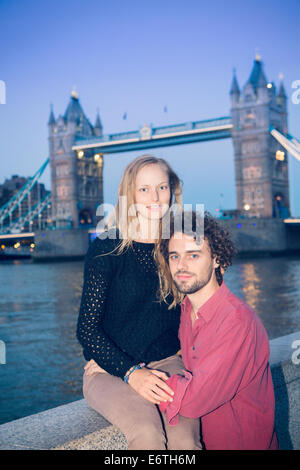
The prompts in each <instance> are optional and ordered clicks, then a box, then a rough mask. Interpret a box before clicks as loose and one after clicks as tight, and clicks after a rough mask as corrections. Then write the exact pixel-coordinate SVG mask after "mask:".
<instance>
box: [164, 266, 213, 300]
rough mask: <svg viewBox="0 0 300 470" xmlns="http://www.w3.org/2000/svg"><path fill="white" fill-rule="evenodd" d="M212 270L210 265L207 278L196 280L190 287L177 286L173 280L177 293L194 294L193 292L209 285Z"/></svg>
mask: <svg viewBox="0 0 300 470" xmlns="http://www.w3.org/2000/svg"><path fill="white" fill-rule="evenodd" d="M213 270H214V267H213V265H211V266H210V269H209V272H208V274H207V276H206V277H205V279H196V280H195V282H194V283H193V284H192V285H185V284H178V283H177V282H176V281H175V279H173V280H174V283H175V285H176V287H177V289H178V290H179V292H181V293H182V294H194V293H195V292H198V291H199V290H200V289H203V287H205V286H206V285H207V284H208V283H209V281H210V279H211V276H212V273H213ZM177 274H178V273H177Z"/></svg>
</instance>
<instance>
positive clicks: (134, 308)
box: [77, 231, 180, 378]
mask: <svg viewBox="0 0 300 470" xmlns="http://www.w3.org/2000/svg"><path fill="white" fill-rule="evenodd" d="M112 233H113V232H112V231H110V232H106V234H107V235H108V236H107V238H106V239H100V238H96V239H95V240H94V241H93V243H92V244H91V245H90V248H89V250H88V252H87V255H86V259H85V269H84V284H83V291H82V298H81V305H80V311H79V317H78V323H77V338H78V341H79V342H80V344H81V345H82V347H83V354H84V357H85V359H86V360H87V361H88V360H90V359H94V361H96V362H97V364H99V366H100V367H102V368H103V369H105V370H106V371H107V372H108V373H110V374H112V375H116V376H118V377H122V378H123V377H124V375H125V373H126V372H127V370H128V369H130V367H131V366H133V365H135V364H137V363H139V362H145V363H146V364H147V363H149V362H151V361H157V360H160V359H162V358H164V357H168V356H171V355H173V354H175V353H176V352H177V351H178V350H179V349H180V344H179V339H178V328H179V319H180V306H177V307H176V308H174V309H171V310H168V305H167V304H166V303H165V302H162V303H160V302H159V300H158V297H157V290H158V274H157V267H156V264H155V261H154V259H153V248H154V243H140V242H133V248H128V249H125V251H124V252H123V253H122V254H120V255H118V254H117V250H115V251H114V253H113V254H105V253H110V252H111V251H112V250H113V249H114V248H115V247H116V246H117V245H119V243H120V239H119V238H117V239H112V238H109V236H111V234H112ZM117 236H118V232H117ZM99 255H100V256H99ZM101 255H104V256H101ZM168 300H169V299H168ZM170 300H171V299H170Z"/></svg>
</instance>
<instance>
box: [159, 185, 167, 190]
mask: <svg viewBox="0 0 300 470" xmlns="http://www.w3.org/2000/svg"><path fill="white" fill-rule="evenodd" d="M168 187H169V186H167V185H164V186H161V187H160V189H162V190H165V189H168Z"/></svg>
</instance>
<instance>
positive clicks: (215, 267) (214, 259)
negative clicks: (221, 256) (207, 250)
mask: <svg viewBox="0 0 300 470" xmlns="http://www.w3.org/2000/svg"><path fill="white" fill-rule="evenodd" d="M213 261H214V269H217V268H218V267H219V266H220V264H219V263H217V261H216V258H213Z"/></svg>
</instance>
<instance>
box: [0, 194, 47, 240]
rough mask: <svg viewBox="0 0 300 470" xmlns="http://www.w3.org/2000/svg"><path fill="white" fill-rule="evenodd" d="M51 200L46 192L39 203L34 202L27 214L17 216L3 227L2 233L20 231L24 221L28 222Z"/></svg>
mask: <svg viewBox="0 0 300 470" xmlns="http://www.w3.org/2000/svg"><path fill="white" fill-rule="evenodd" d="M50 202H51V194H47V196H45V197H44V199H42V201H40V202H39V203H37V204H35V206H33V207H32V209H31V210H30V211H28V212H27V214H25V215H23V216H21V217H19V218H18V219H17V220H15V221H14V222H13V223H11V224H10V225H8V226H7V227H5V231H4V232H3V233H18V232H20V231H21V230H22V229H23V227H24V225H25V224H26V223H28V222H29V223H30V222H31V221H32V220H34V219H35V218H36V217H38V216H39V215H40V214H41V213H42V212H43V210H44V209H45V208H46V207H47V205H48V204H50Z"/></svg>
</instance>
